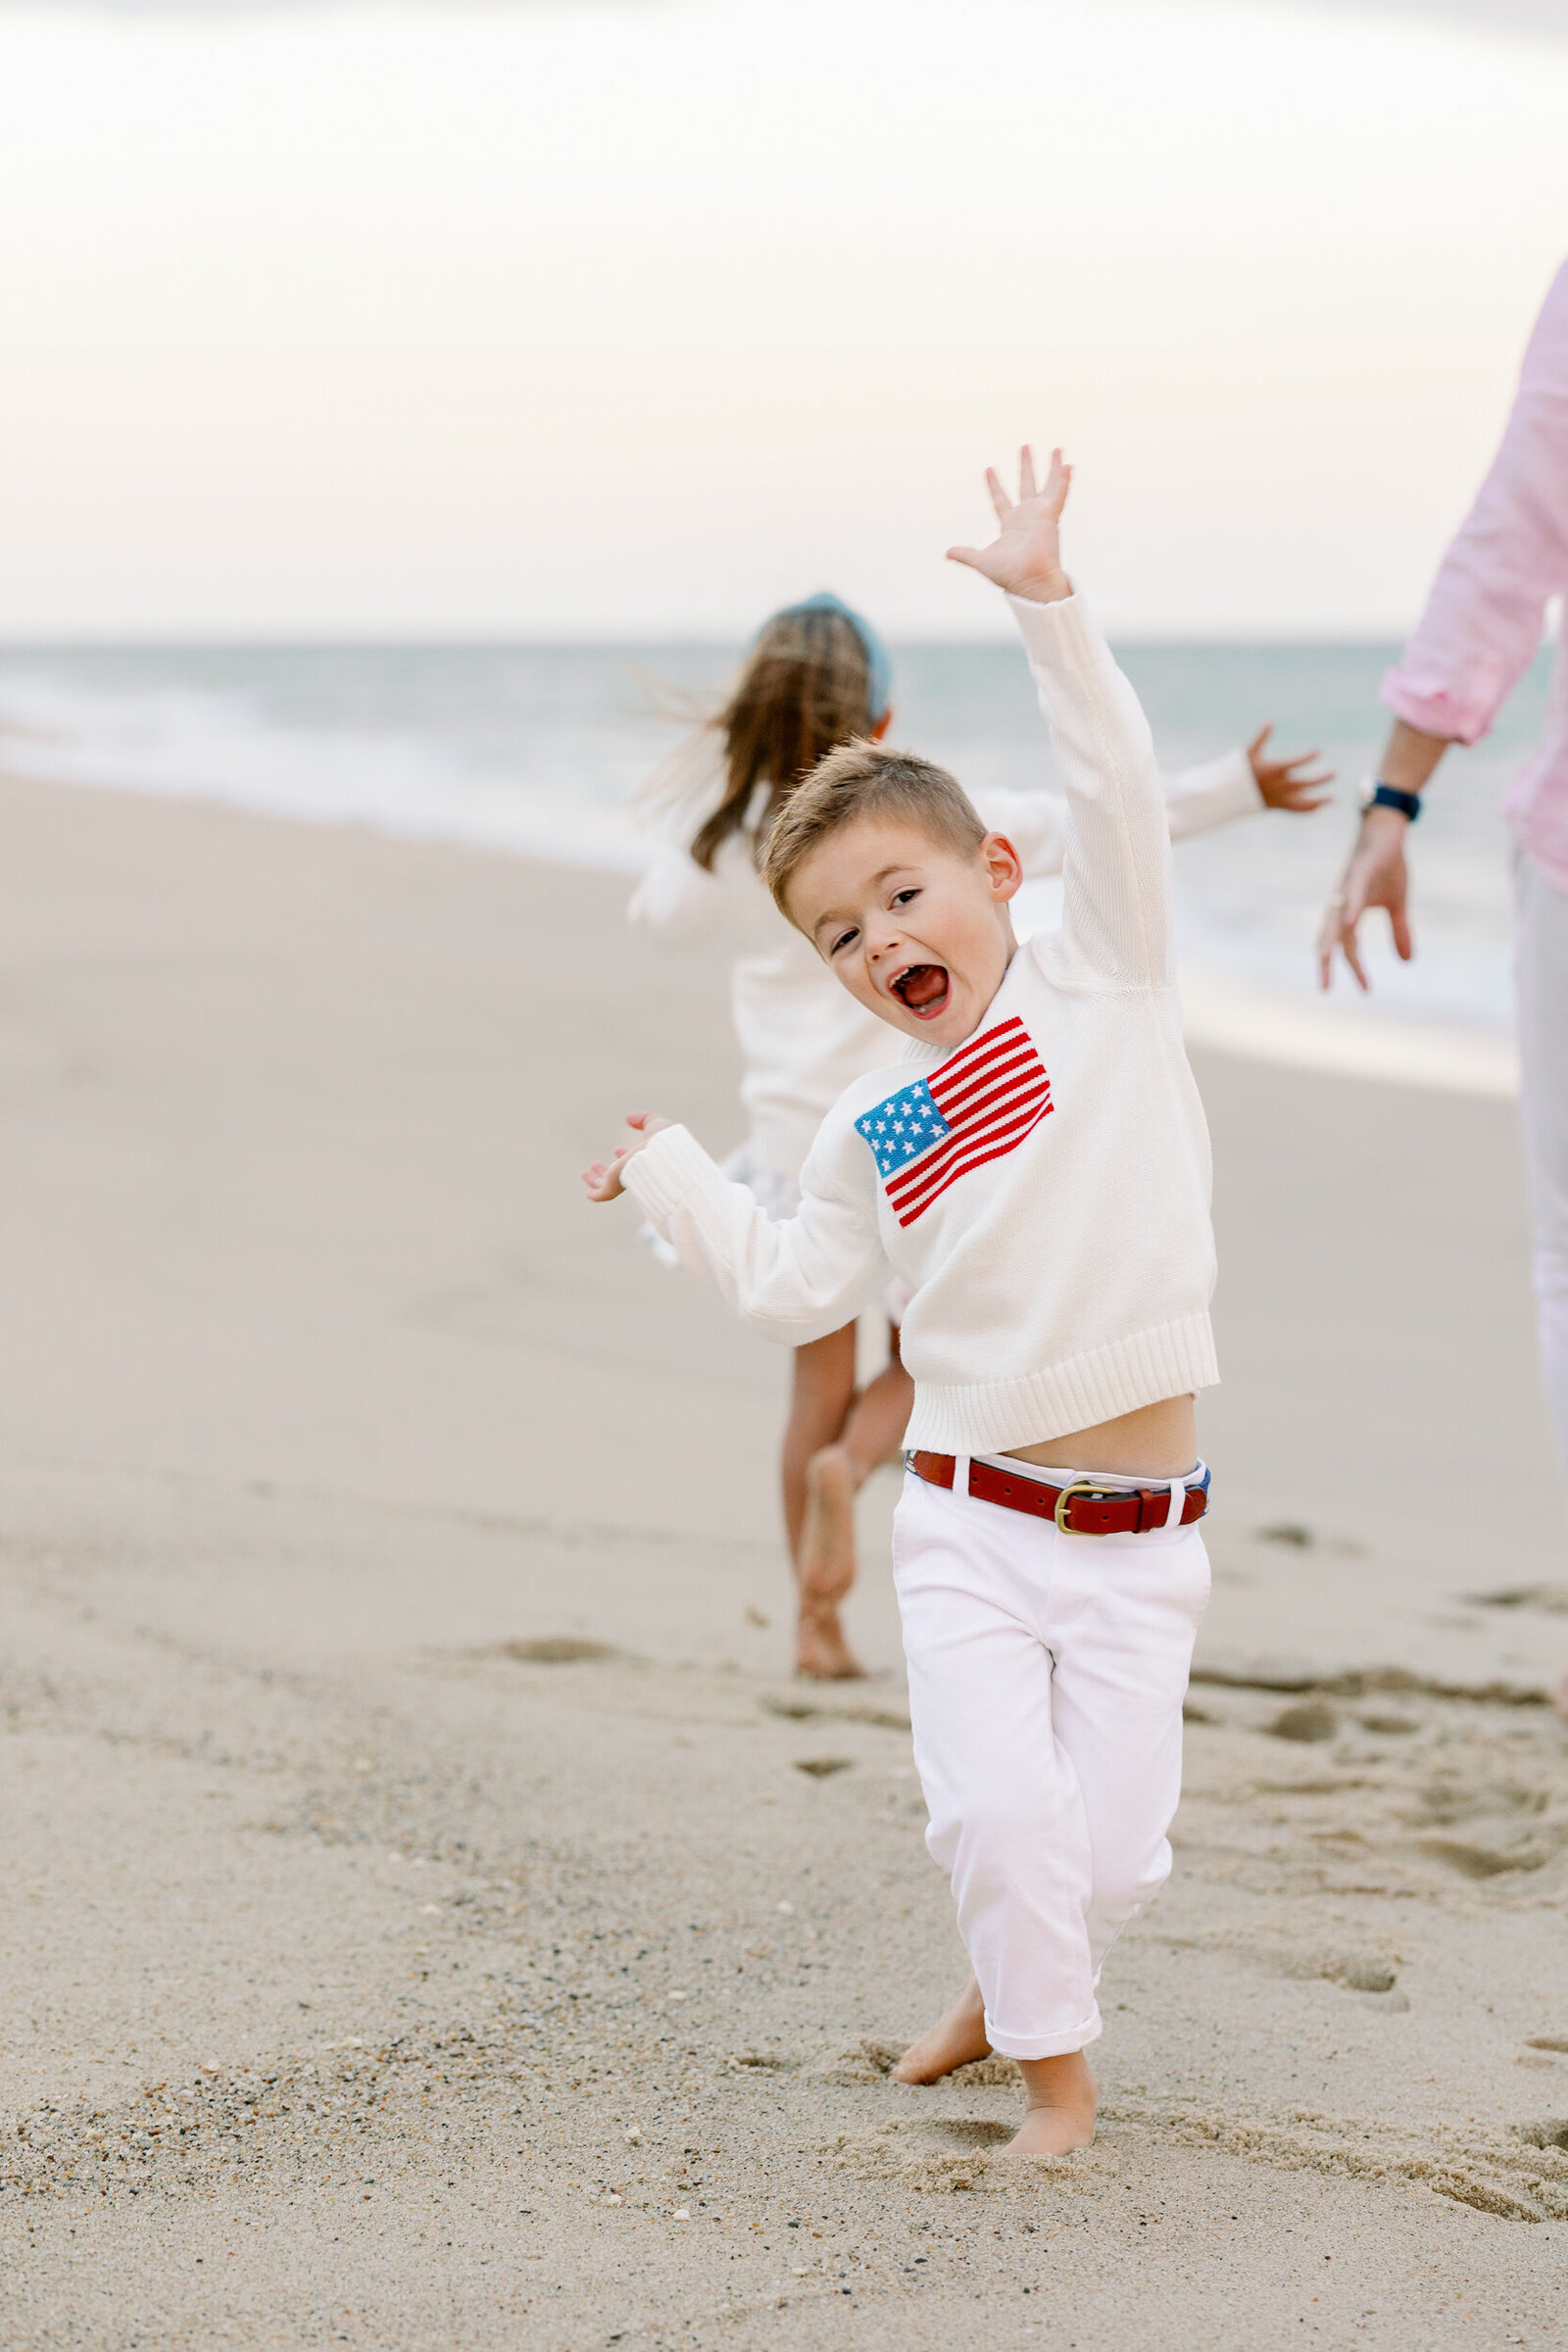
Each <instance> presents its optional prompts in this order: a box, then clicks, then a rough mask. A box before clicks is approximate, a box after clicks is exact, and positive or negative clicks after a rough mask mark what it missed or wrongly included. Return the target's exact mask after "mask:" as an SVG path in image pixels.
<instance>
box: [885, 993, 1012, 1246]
mask: <svg viewBox="0 0 1568 2352" xmlns="http://www.w3.org/2000/svg"><path fill="white" fill-rule="evenodd" d="M1052 1107H1053V1106H1052V1101H1051V1080H1050V1079H1049V1078H1048V1077H1047V1075H1046V1065H1045V1063H1044V1062H1043V1061H1042V1060H1041V1058H1040V1056H1039V1054H1037V1053H1036V1052H1035V1047H1034V1040H1033V1039H1032V1038H1031V1037H1030V1035H1029V1032H1028V1030H1027V1029H1026V1028H1025V1027H1024V1025H1023V1023H1022V1021H1021V1020H1019V1019H1018V1017H1017V1015H1016V1014H1014V1015H1013V1017H1012V1019H1011V1020H1010V1021H1002V1022H1000V1023H999V1024H998V1026H997V1027H996V1028H995V1029H986V1030H984V1031H982V1033H981V1034H980V1036H979V1037H971V1038H970V1040H969V1042H968V1044H967V1045H966V1046H960V1047H959V1048H958V1051H957V1052H956V1054H954V1055H953V1056H952V1057H951V1059H949V1060H947V1061H945V1062H944V1063H943V1064H942V1067H941V1068H940V1069H937V1070H933V1071H932V1073H931V1075H930V1077H929V1078H922V1079H918V1080H916V1082H915V1084H914V1085H913V1086H905V1087H901V1088H900V1089H899V1092H898V1093H897V1094H896V1095H889V1097H888V1099H887V1101H886V1102H885V1103H878V1104H877V1105H876V1108H875V1109H874V1110H868V1111H866V1112H865V1113H864V1114H863V1115H862V1116H861V1117H860V1118H858V1119H857V1120H856V1122H855V1124H856V1126H857V1127H858V1129H859V1131H860V1133H861V1134H862V1135H863V1136H864V1138H865V1140H866V1142H867V1143H868V1144H869V1145H870V1147H871V1156H872V1157H873V1159H874V1160H875V1161H876V1167H877V1174H878V1175H879V1176H880V1177H881V1179H882V1189H883V1191H884V1192H885V1193H886V1194H887V1197H888V1200H889V1201H890V1202H891V1203H892V1207H893V1211H894V1214H895V1215H896V1216H897V1218H898V1220H899V1223H900V1224H901V1225H912V1224H913V1223H914V1221H915V1219H916V1218H917V1217H921V1216H924V1214H925V1212H926V1210H927V1209H928V1208H929V1207H930V1205H931V1203H932V1201H937V1200H940V1199H941V1197H942V1195H943V1194H944V1193H945V1192H946V1191H947V1189H948V1187H949V1185H950V1184H955V1183H956V1182H957V1179H958V1178H959V1177H960V1176H967V1174H968V1173H969V1170H970V1169H971V1168H979V1167H983V1166H984V1165H985V1163H986V1161H987V1160H988V1159H1001V1158H1003V1157H1004V1156H1005V1153H1006V1152H1015V1151H1016V1150H1017V1148H1018V1146H1019V1145H1020V1144H1021V1143H1022V1142H1023V1139H1024V1137H1025V1136H1026V1135H1027V1134H1028V1133H1029V1131H1030V1129H1031V1128H1033V1127H1038V1126H1039V1124H1040V1122H1041V1120H1042V1119H1043V1118H1045V1117H1046V1116H1047V1114H1048V1112H1049V1111H1050V1110H1051V1109H1052Z"/></svg>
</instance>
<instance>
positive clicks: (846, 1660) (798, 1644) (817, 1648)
mask: <svg viewBox="0 0 1568 2352" xmlns="http://www.w3.org/2000/svg"><path fill="white" fill-rule="evenodd" d="M795 1671H796V1673H797V1674H804V1675H807V1676H809V1678H810V1680H811V1681H812V1682H817V1683H849V1682H856V1681H858V1679H859V1678H860V1677H861V1676H863V1674H864V1673H865V1668H864V1667H863V1666H862V1665H861V1664H860V1661H859V1659H858V1657H857V1656H856V1654H855V1652H854V1650H852V1649H851V1647H850V1645H849V1643H848V1642H846V1641H845V1639H844V1628H843V1627H842V1626H841V1625H840V1623H839V1613H838V1611H837V1609H836V1608H835V1607H834V1606H833V1603H832V1602H831V1601H830V1600H828V1601H821V1600H808V1599H805V1598H804V1597H803V1599H802V1601H801V1614H800V1619H799V1622H798V1623H797V1625H796V1628H795Z"/></svg>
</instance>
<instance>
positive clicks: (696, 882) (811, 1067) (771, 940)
mask: <svg viewBox="0 0 1568 2352" xmlns="http://www.w3.org/2000/svg"><path fill="white" fill-rule="evenodd" d="M683 752H684V755H685V757H684V760H683V775H684V779H685V788H686V799H685V803H684V805H683V808H682V818H683V824H684V829H685V831H686V832H687V833H688V834H689V833H690V832H691V831H692V830H693V829H694V828H695V826H696V824H697V822H698V821H699V819H700V817H701V816H702V815H706V813H707V811H708V809H710V808H711V807H712V806H714V805H715V804H716V802H717V799H718V794H719V791H720V789H721V784H722V776H721V770H720V759H721V752H720V746H719V742H718V739H717V738H716V737H711V738H710V739H709V740H708V741H707V742H705V743H703V744H700V745H695V746H692V745H689V746H685V747H683ZM694 769H695V773H694ZM1160 792H1161V794H1162V795H1163V797H1164V802H1165V813H1166V816H1167V819H1168V821H1169V824H1170V837H1171V839H1172V841H1181V840H1183V839H1184V838H1186V837H1187V836H1188V835H1190V834H1195V833H1206V832H1207V831H1208V830H1209V829H1210V828H1211V827H1212V826H1215V825H1224V824H1229V823H1231V822H1232V821H1233V820H1234V819H1235V818H1237V817H1240V816H1250V815H1254V814H1255V813H1256V812H1257V811H1258V810H1259V809H1261V808H1262V807H1263V797H1262V794H1261V793H1260V792H1259V791H1258V789H1257V784H1256V780H1255V779H1254V777H1253V774H1252V770H1251V767H1250V763H1249V761H1248V757H1247V754H1246V752H1245V751H1243V750H1242V749H1241V748H1240V746H1238V747H1236V748H1235V749H1233V750H1231V751H1228V752H1225V753H1223V754H1222V755H1221V757H1220V758H1219V759H1217V760H1203V761H1201V763H1200V764H1199V765H1198V766H1196V767H1187V768H1183V769H1181V770H1180V771H1179V772H1178V773H1177V774H1175V775H1169V776H1162V777H1161V778H1160ZM970 798H971V800H972V801H973V802H974V805H975V808H976V809H978V811H979V813H980V819H981V822H982V823H983V824H985V825H988V826H989V827H990V828H991V830H992V831H993V832H995V833H1005V835H1006V837H1007V839H1008V840H1009V841H1010V842H1011V843H1012V846H1013V848H1014V849H1015V850H1016V851H1017V853H1018V856H1019V858H1021V859H1022V861H1023V870H1024V872H1025V874H1026V875H1027V876H1028V877H1029V878H1030V880H1031V881H1033V880H1035V879H1038V878H1040V877H1043V876H1045V875H1048V874H1059V873H1060V871H1061V859H1062V847H1063V843H1064V841H1065V838H1066V826H1067V805H1066V803H1065V801H1064V800H1063V799H1062V797H1061V795H1060V793H1057V792H1019V791H1015V790H1012V789H1010V788H1008V787H1006V786H1005V785H987V786H981V787H980V788H979V789H977V790H976V791H974V792H972V793H971V794H970ZM626 911H627V914H628V916H629V918H630V920H631V921H632V922H633V923H635V924H637V925H638V926H639V928H641V929H643V930H646V931H648V932H649V933H651V935H652V936H653V937H654V938H655V939H657V940H658V941H659V942H660V943H661V944H662V946H666V947H671V948H685V947H696V946H698V945H700V944H703V943H706V942H708V941H722V942H723V943H724V944H725V945H726V946H727V947H728V948H729V949H730V950H731V952H732V954H733V956H734V958H735V960H734V964H733V967H732V971H731V980H730V993H731V1000H732V1005H733V1010H734V1019H735V1034H736V1036H737V1038H738V1039H739V1041H740V1047H741V1053H742V1056H743V1059H744V1063H745V1068H744V1071H743V1074H742V1078H741V1102H742V1103H743V1105H744V1107H745V1110H746V1115H747V1128H748V1140H749V1147H750V1150H749V1156H750V1158H751V1160H752V1161H753V1163H754V1165H755V1166H756V1167H757V1168H759V1169H766V1170H767V1171H768V1172H769V1173H770V1174H772V1175H776V1176H781V1177H784V1178H786V1179H790V1180H794V1179H797V1178H798V1177H799V1175H800V1172H801V1164H802V1162H803V1161H804V1159H805V1158H806V1155H807V1153H808V1152H809V1150H810V1148H811V1145H812V1143H813V1141H814V1140H815V1137H816V1131H817V1129H818V1128H819V1127H820V1126H821V1124H822V1121H823V1120H824V1119H825V1118H826V1116H827V1114H828V1112H829V1111H830V1110H831V1109H832V1107H833V1105H834V1103H836V1102H837V1101H838V1099H839V1097H840V1095H842V1094H843V1092H844V1089H845V1088H846V1087H847V1086H849V1085H850V1084H851V1083H852V1081H853V1080H855V1079H857V1078H858V1077H860V1076H861V1075H862V1074H863V1073H864V1072H865V1071H866V1070H875V1069H880V1068H882V1067H883V1066H884V1065H885V1064H886V1062H887V1058H888V1054H889V1039H888V1033H887V1024H886V1023H885V1022H883V1021H879V1020H878V1019H877V1017H876V1015H875V1013H871V1012H867V1011H866V1009H865V1007H864V1006H863V1005H858V1004H857V1002H856V1000H855V999H854V997H852V996H850V995H849V994H848V992H847V991H846V990H845V989H843V988H841V987H840V986H839V983H838V982H837V981H836V980H835V979H834V977H833V975H832V973H831V972H830V971H829V970H828V968H827V966H826V964H825V963H824V962H823V961H822V958H821V956H818V954H817V952H816V950H815V948H814V947H813V946H812V945H811V942H810V941H809V939H803V938H802V937H801V934H800V933H799V931H797V930H796V929H795V927H794V925H793V924H792V923H790V922H789V921H788V920H787V919H786V918H785V917H784V916H783V915H782V914H780V912H779V910H778V908H777V907H775V906H774V904H773V901H772V898H771V896H770V894H769V892H768V888H767V885H766V883H765V882H764V881H763V880H762V878H761V876H760V873H759V872H758V870H757V862H756V859H755V858H754V857H753V855H752V845H751V842H750V840H749V839H748V838H747V837H745V836H744V835H742V834H732V835H731V836H730V838H729V840H728V841H726V842H725V843H724V845H723V847H722V849H720V851H719V853H718V856H717V857H716V858H715V859H714V861H713V871H712V872H711V873H708V872H705V870H704V869H703V867H702V866H700V865H698V864H697V863H696V861H695V860H694V859H693V858H691V857H690V855H689V854H688V852H687V849H686V846H685V842H684V841H679V842H670V843H668V844H666V845H665V846H664V847H663V848H662V849H661V850H660V851H659V853H658V854H657V855H656V857H655V858H654V860H653V862H652V864H651V865H650V866H649V868H648V871H647V872H646V873H645V874H644V876H643V877H642V880H641V881H640V882H639V883H638V885H637V888H636V890H635V891H634V892H633V894H632V898H631V903H630V905H629V907H627V910H626Z"/></svg>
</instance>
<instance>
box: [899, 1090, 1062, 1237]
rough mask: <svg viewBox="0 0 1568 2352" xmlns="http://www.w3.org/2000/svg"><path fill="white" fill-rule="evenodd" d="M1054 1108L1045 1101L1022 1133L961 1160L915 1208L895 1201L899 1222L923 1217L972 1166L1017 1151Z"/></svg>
mask: <svg viewBox="0 0 1568 2352" xmlns="http://www.w3.org/2000/svg"><path fill="white" fill-rule="evenodd" d="M1054 1108H1055V1104H1054V1103H1043V1104H1042V1105H1041V1108H1040V1112H1039V1115H1038V1116H1037V1117H1035V1118H1032V1119H1031V1120H1030V1121H1029V1125H1028V1126H1027V1127H1025V1128H1024V1129H1023V1130H1022V1132H1021V1133H1020V1134H1018V1135H1009V1136H1008V1137H1007V1139H1006V1141H1005V1143H1000V1144H997V1145H995V1146H994V1147H993V1148H992V1150H991V1151H989V1152H975V1154H974V1156H973V1157H972V1158H970V1159H964V1160H960V1161H959V1163H958V1165H957V1166H956V1168H954V1169H952V1170H951V1171H950V1172H949V1174H948V1175H947V1176H946V1177H945V1178H944V1179H943V1181H942V1183H941V1184H939V1185H938V1186H937V1189H936V1191H935V1192H934V1193H930V1194H928V1195H927V1197H926V1198H925V1200H923V1201H919V1202H918V1203H917V1204H916V1205H915V1206H914V1207H913V1208H911V1209H908V1210H907V1211H906V1210H904V1209H902V1208H900V1207H899V1206H898V1203H897V1202H896V1201H895V1202H894V1204H893V1205H894V1209H895V1213H896V1214H897V1216H898V1220H899V1223H900V1224H901V1225H912V1224H913V1223H914V1221H915V1219H916V1218H917V1217H923V1216H924V1214H925V1212H926V1210H927V1209H928V1208H929V1207H930V1205H931V1203H932V1201H935V1200H937V1199H938V1198H939V1197H940V1196H941V1195H942V1194H943V1193H945V1192H946V1191H947V1189H948V1186H949V1185H950V1184H956V1182H957V1180H958V1178H959V1177H960V1176H967V1175H968V1174H969V1172H970V1170H971V1169H972V1168H983V1167H984V1166H985V1164H986V1162H987V1161H988V1160H991V1159H1005V1158H1006V1156H1007V1153H1008V1152H1015V1151H1016V1150H1017V1148H1018V1146H1019V1145H1020V1144H1021V1143H1022V1142H1023V1139H1024V1136H1025V1135H1027V1134H1028V1133H1029V1132H1030V1129H1032V1128H1035V1127H1038V1126H1039V1124H1040V1121H1041V1119H1045V1118H1049V1117H1050V1115H1051V1113H1052V1111H1053V1110H1054ZM888 1198H889V1200H890V1201H891V1200H892V1195H891V1194H889V1196H888Z"/></svg>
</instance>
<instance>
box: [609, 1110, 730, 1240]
mask: <svg viewBox="0 0 1568 2352" xmlns="http://www.w3.org/2000/svg"><path fill="white" fill-rule="evenodd" d="M710 1177H713V1178H716V1179H717V1181H718V1182H719V1183H720V1184H722V1183H723V1182H724V1176H723V1172H722V1170H721V1169H720V1168H718V1167H717V1166H716V1165H715V1164H714V1162H713V1161H712V1160H711V1159H710V1157H709V1155H708V1153H707V1152H705V1151H704V1150H703V1147H702V1145H701V1144H700V1143H699V1142H698V1141H697V1138H696V1136H695V1135H693V1134H692V1132H691V1130H690V1128H687V1127H662V1128H661V1129H660V1131H659V1133H658V1134H657V1135H656V1136H655V1137H654V1140H653V1142H652V1143H651V1144H645V1145H644V1146H643V1149H642V1150H641V1151H640V1152H633V1154H632V1156H631V1158H630V1159H628V1160H627V1162H626V1169H625V1173H624V1175H623V1176H622V1177H621V1183H622V1184H623V1185H624V1186H625V1188H626V1190H627V1192H628V1193H630V1195H631V1197H632V1199H633V1200H634V1201H636V1203H637V1205H638V1207H639V1208H640V1209H641V1210H642V1212H643V1215H644V1216H645V1217H646V1218H647V1219H648V1221H649V1223H650V1224H651V1225H653V1226H654V1227H655V1228H656V1229H657V1230H658V1231H659V1232H661V1233H662V1231H663V1229H664V1224H665V1221H666V1220H667V1218H668V1217H669V1215H670V1212H671V1211H672V1210H673V1209H676V1208H678V1207H679V1206H680V1203H681V1202H682V1201H684V1200H687V1199H689V1198H690V1196H691V1195H692V1194H693V1193H696V1192H701V1191H702V1189H703V1187H704V1186H705V1185H706V1184H707V1182H708V1180H709V1179H710Z"/></svg>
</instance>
